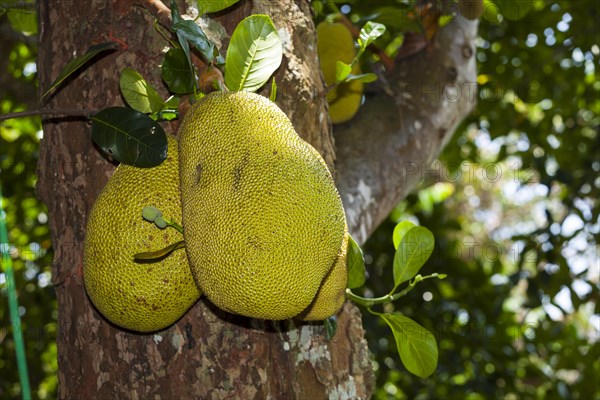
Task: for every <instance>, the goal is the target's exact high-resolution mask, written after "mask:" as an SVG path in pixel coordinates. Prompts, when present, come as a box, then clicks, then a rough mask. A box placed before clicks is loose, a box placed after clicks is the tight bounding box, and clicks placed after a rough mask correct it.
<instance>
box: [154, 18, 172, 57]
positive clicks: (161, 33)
mask: <svg viewBox="0 0 600 400" xmlns="http://www.w3.org/2000/svg"><path fill="white" fill-rule="evenodd" d="M170 20H171V12H170V11H169V21H170ZM158 22H159V20H158V19H155V20H154V29H155V30H156V32H158V34H159V35H160V36H162V37H163V39H165V40H166V41H167V42H169V44H170V45H171V47H172V48H176V47H177V43H175V42H174V41H172V40H171V39H170V38H169V37H168V36H167V34H166V33H164V32H163V30H162V29H161V28H160V26H159V25H158ZM161 23H162V22H161Z"/></svg>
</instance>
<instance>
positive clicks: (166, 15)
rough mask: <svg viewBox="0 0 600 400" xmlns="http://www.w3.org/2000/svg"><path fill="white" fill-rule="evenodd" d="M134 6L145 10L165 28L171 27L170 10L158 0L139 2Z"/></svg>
mask: <svg viewBox="0 0 600 400" xmlns="http://www.w3.org/2000/svg"><path fill="white" fill-rule="evenodd" d="M134 4H137V5H140V6H142V7H144V8H146V9H147V10H148V11H150V13H151V14H152V15H154V17H155V18H156V19H157V20H158V22H160V24H161V25H163V26H164V27H166V28H170V27H171V22H172V21H171V10H170V9H169V7H167V6H165V5H164V3H163V2H162V1H160V0H139V1H136V2H135V3H134Z"/></svg>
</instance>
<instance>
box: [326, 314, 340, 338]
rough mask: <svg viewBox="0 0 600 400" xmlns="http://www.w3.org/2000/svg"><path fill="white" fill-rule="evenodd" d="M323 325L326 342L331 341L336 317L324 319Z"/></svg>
mask: <svg viewBox="0 0 600 400" xmlns="http://www.w3.org/2000/svg"><path fill="white" fill-rule="evenodd" d="M323 325H325V338H326V339H327V340H331V339H333V337H334V336H335V332H336V330H337V317H336V316H335V315H334V316H332V317H329V318H326V319H324V320H323Z"/></svg>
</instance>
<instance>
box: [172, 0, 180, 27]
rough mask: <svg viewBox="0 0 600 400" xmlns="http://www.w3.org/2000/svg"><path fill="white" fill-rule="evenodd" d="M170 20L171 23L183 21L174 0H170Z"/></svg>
mask: <svg viewBox="0 0 600 400" xmlns="http://www.w3.org/2000/svg"><path fill="white" fill-rule="evenodd" d="M171 21H172V24H173V25H175V24H177V23H179V22H180V21H183V19H182V18H181V14H180V13H179V9H178V8H177V2H176V1H175V0H171Z"/></svg>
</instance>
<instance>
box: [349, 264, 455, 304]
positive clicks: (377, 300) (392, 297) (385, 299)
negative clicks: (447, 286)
mask: <svg viewBox="0 0 600 400" xmlns="http://www.w3.org/2000/svg"><path fill="white" fill-rule="evenodd" d="M431 278H438V279H444V278H446V275H445V274H438V273H437V272H436V273H433V274H431V275H426V276H422V275H417V276H415V277H414V279H413V280H412V281H411V282H409V284H408V286H407V287H406V288H405V289H404V290H402V291H400V292H398V293H393V292H394V291H395V290H396V289H395V288H394V290H393V291H392V293H393V294H392V293H389V294H386V295H385V296H381V297H373V298H367V297H361V296H358V295H356V294H354V293H353V292H352V290H350V289H346V298H347V299H349V300H352V301H353V302H355V303H356V304H359V305H361V306H363V307H366V308H370V307H373V306H374V305H377V304H387V303H391V302H393V301H396V300H398V299H399V298H400V297H404V296H406V295H407V294H408V292H410V291H411V290H413V289H414V287H415V286H416V285H417V283H419V282H422V281H424V280H425V279H431Z"/></svg>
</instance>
